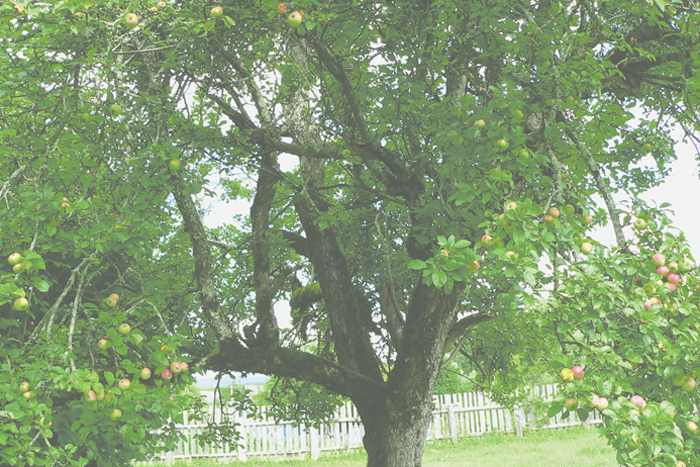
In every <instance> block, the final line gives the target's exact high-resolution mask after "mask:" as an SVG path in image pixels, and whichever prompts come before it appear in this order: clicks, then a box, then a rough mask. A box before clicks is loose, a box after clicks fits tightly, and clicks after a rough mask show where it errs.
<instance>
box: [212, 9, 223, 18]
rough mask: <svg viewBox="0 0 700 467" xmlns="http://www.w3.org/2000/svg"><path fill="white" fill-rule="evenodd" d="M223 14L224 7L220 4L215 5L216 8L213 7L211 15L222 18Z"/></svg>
mask: <svg viewBox="0 0 700 467" xmlns="http://www.w3.org/2000/svg"><path fill="white" fill-rule="evenodd" d="M223 15H224V9H223V8H221V7H220V6H215V7H214V8H212V9H211V17H212V18H220V17H221V16H223Z"/></svg>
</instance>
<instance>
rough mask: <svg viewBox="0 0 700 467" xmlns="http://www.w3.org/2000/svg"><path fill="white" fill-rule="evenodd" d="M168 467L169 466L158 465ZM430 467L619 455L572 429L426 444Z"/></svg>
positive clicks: (585, 461)
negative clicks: (522, 435) (519, 436)
mask: <svg viewBox="0 0 700 467" xmlns="http://www.w3.org/2000/svg"><path fill="white" fill-rule="evenodd" d="M151 465H154V464H151ZM155 465H156V466H158V467H164V466H165V464H155ZM175 465H176V466H185V465H186V466H188V467H312V466H313V467H364V466H365V465H367V455H366V454H365V453H364V451H362V452H356V453H351V454H343V455H328V456H324V457H322V458H321V459H319V460H317V461H311V460H300V459H295V460H292V459H290V460H283V461H270V460H268V461H260V460H255V458H250V459H249V460H248V462H237V461H236V462H228V463H220V462H218V461H217V460H216V459H212V460H203V459H196V460H192V461H190V462H185V461H179V462H176V463H175ZM423 465H424V466H425V467H458V466H459V467H462V466H472V465H473V466H477V465H497V466H499V467H531V466H538V467H569V466H571V467H617V466H618V465H619V464H618V463H617V462H616V461H615V452H614V451H613V449H612V448H611V447H610V446H608V445H607V444H606V441H605V439H603V438H601V437H600V436H599V435H598V432H597V430H596V429H595V428H592V429H591V428H588V429H587V428H567V429H565V430H541V431H533V432H526V433H525V436H524V437H523V438H518V437H517V436H515V435H512V434H489V435H486V436H471V437H466V438H461V439H460V441H459V442H458V443H457V444H451V443H450V442H449V441H444V440H440V441H433V442H429V443H427V444H426V447H425V452H424V455H423Z"/></svg>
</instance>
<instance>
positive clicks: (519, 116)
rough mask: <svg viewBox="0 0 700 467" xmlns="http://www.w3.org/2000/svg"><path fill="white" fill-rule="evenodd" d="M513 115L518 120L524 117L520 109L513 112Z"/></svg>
mask: <svg viewBox="0 0 700 467" xmlns="http://www.w3.org/2000/svg"><path fill="white" fill-rule="evenodd" d="M513 115H514V116H515V118H517V119H518V120H520V119H521V118H523V117H524V115H523V111H522V110H520V109H515V110H514V111H513Z"/></svg>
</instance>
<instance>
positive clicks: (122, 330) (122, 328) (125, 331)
mask: <svg viewBox="0 0 700 467" xmlns="http://www.w3.org/2000/svg"><path fill="white" fill-rule="evenodd" d="M117 329H118V330H119V332H120V333H121V334H129V333H130V332H131V326H129V324H128V323H122V324H120V325H119V327H118V328H117Z"/></svg>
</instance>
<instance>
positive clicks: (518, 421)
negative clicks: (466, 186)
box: [513, 406, 527, 438]
mask: <svg viewBox="0 0 700 467" xmlns="http://www.w3.org/2000/svg"><path fill="white" fill-rule="evenodd" d="M526 420H527V419H526V415H525V411H524V410H523V409H521V408H520V407H519V406H518V407H515V409H513V427H514V428H515V434H516V435H517V436H519V437H521V438H522V437H523V425H526V424H527V421H526Z"/></svg>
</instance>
